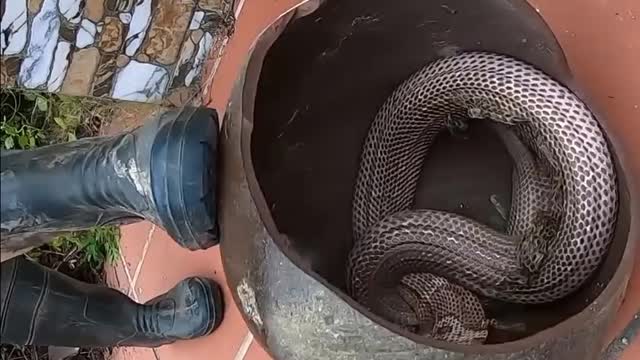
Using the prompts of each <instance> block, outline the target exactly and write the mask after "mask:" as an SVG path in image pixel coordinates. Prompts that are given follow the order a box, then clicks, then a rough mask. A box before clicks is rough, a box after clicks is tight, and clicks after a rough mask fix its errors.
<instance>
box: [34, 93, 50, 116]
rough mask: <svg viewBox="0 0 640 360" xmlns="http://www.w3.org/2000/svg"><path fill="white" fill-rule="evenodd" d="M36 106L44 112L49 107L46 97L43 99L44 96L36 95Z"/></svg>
mask: <svg viewBox="0 0 640 360" xmlns="http://www.w3.org/2000/svg"><path fill="white" fill-rule="evenodd" d="M36 107H37V108H38V110H40V111H42V112H46V111H47V109H48V108H49V103H48V102H47V99H45V98H44V97H42V96H38V97H37V98H36Z"/></svg>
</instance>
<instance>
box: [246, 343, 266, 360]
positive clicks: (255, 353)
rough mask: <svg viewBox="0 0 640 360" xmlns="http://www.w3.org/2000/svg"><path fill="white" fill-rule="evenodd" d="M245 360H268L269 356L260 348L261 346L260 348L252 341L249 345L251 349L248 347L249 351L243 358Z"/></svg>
mask: <svg viewBox="0 0 640 360" xmlns="http://www.w3.org/2000/svg"><path fill="white" fill-rule="evenodd" d="M244 359H245V360H265V359H270V357H269V354H267V352H266V351H265V350H264V349H263V348H262V346H260V344H258V343H257V342H256V341H254V342H253V343H252V344H251V347H249V351H248V352H247V355H246V356H245V357H244Z"/></svg>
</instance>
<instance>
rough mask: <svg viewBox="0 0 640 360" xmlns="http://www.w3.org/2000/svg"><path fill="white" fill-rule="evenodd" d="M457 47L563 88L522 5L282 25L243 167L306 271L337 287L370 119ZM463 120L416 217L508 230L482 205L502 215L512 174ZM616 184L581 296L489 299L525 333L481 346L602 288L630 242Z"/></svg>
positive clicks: (431, 172)
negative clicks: (609, 240) (537, 73)
mask: <svg viewBox="0 0 640 360" xmlns="http://www.w3.org/2000/svg"><path fill="white" fill-rule="evenodd" d="M479 3H482V6H480V4H479ZM463 50H486V51H494V52H499V53H504V54H509V55H512V56H515V57H517V58H520V59H522V60H525V61H527V62H529V63H532V64H534V65H536V66H538V67H539V68H541V69H543V70H544V71H546V72H547V73H549V74H550V75H552V76H554V77H555V78H556V79H558V80H559V81H562V82H564V81H566V80H567V79H569V75H568V71H567V69H566V64H565V63H564V58H563V56H562V53H561V50H560V49H559V47H558V45H557V43H556V42H555V39H554V38H553V35H552V34H551V33H550V32H549V29H548V28H547V27H546V25H544V23H543V22H542V20H541V19H540V18H539V16H538V15H537V14H536V13H535V10H533V9H531V8H530V7H529V6H528V5H526V2H524V1H523V2H517V1H503V0H486V1H481V2H470V1H465V0H458V1H451V0H448V1H440V2H433V1H409V0H402V1H394V2H391V1H388V0H370V1H366V2H363V1H355V0H354V1H335V2H332V1H329V2H328V3H327V4H326V5H324V6H322V7H321V8H320V9H319V10H317V11H316V12H315V13H313V14H311V15H309V16H307V17H304V18H301V19H298V20H296V21H295V22H293V23H291V24H289V25H288V27H287V29H286V30H285V31H284V33H283V34H282V35H281V36H280V38H279V39H278V40H277V41H276V42H275V43H274V45H273V46H272V47H271V49H270V50H269V52H268V53H267V56H266V58H265V61H264V66H263V68H262V73H261V75H260V80H259V84H258V91H257V96H256V100H255V112H254V114H253V118H254V129H253V135H252V142H251V149H252V159H253V165H254V167H255V169H254V170H255V173H256V176H257V179H258V182H259V185H260V188H261V190H262V192H263V194H264V196H265V198H266V201H267V203H268V205H269V208H270V209H271V216H272V217H273V218H274V221H275V224H276V226H277V228H278V231H279V232H280V233H282V234H284V235H286V237H287V238H288V239H289V241H287V242H282V243H281V244H279V245H280V246H281V248H282V249H283V251H285V253H288V254H295V255H296V256H295V257H296V258H301V259H303V260H304V261H303V263H304V264H301V266H302V265H303V266H306V267H308V269H307V270H309V271H312V272H314V273H316V274H317V275H318V276H321V277H323V278H324V279H326V280H327V281H328V282H330V283H331V284H333V285H334V286H335V287H337V288H338V289H341V290H342V291H344V290H345V274H346V273H345V264H346V258H347V255H348V252H349V250H350V248H351V245H352V238H351V203H352V197H353V188H354V184H355V177H356V174H357V171H358V161H359V156H360V152H361V148H362V145H363V142H364V139H365V136H366V133H367V130H368V128H369V126H370V123H371V121H372V120H373V118H374V116H375V113H376V112H377V111H378V109H379V107H380V106H381V105H382V103H383V102H384V100H385V99H386V97H387V96H389V94H390V93H391V92H392V91H393V89H394V88H395V87H396V86H397V85H399V84H400V83H401V82H402V81H403V80H404V79H406V78H407V77H408V76H409V75H410V74H411V73H412V72H414V71H416V70H417V69H419V68H421V67H422V66H424V65H425V64H427V63H428V62H430V61H432V60H434V59H436V58H438V57H441V56H445V55H449V54H452V53H455V52H457V51H463ZM470 124H471V126H470V129H469V131H468V132H467V133H465V134H464V135H463V136H453V135H451V134H449V133H443V134H442V135H441V136H440V137H439V138H438V139H437V142H436V144H435V146H434V147H433V148H432V149H431V151H430V153H429V154H428V156H427V158H426V161H425V165H424V168H423V172H422V176H421V180H420V184H419V187H418V189H419V190H418V193H417V195H416V198H415V207H416V208H431V209H441V210H447V211H451V212H455V213H459V214H462V215H465V216H468V217H470V218H473V219H475V220H477V221H479V222H482V223H484V224H487V225H489V226H492V227H495V228H498V229H500V228H502V227H503V226H504V221H503V220H502V218H501V217H500V216H499V214H498V212H497V211H496V209H495V207H494V205H493V204H492V202H491V200H490V199H491V197H492V196H495V197H496V198H497V199H499V201H500V202H501V203H502V204H504V206H506V207H507V209H508V208H509V204H510V192H511V174H512V166H513V165H512V162H511V159H510V157H509V155H508V154H507V152H506V150H505V149H504V147H503V146H502V144H501V142H500V141H499V140H498V138H497V137H496V136H495V135H494V134H493V132H492V131H491V130H490V129H489V128H488V126H486V124H485V123H483V122H482V121H474V122H471V123H470ZM620 175H622V174H620ZM620 178H621V194H620V197H621V201H622V203H621V208H620V216H619V223H618V227H617V233H616V238H615V240H614V242H613V245H612V248H611V250H610V252H609V255H608V257H607V259H606V260H605V262H604V264H603V266H602V267H601V269H600V270H599V271H598V273H597V274H596V275H595V276H594V278H593V279H592V280H591V281H590V282H589V283H588V284H587V285H586V286H585V287H584V288H583V289H582V290H580V291H578V292H577V293H575V294H574V295H572V296H570V297H568V298H567V299H564V300H562V301H558V302H556V303H553V304H547V305H542V306H515V305H510V304H500V303H491V304H490V307H489V312H490V313H489V315H490V316H493V317H497V318H498V319H499V320H502V321H503V322H504V323H507V324H524V325H525V331H501V332H493V333H492V334H491V335H490V342H493V343H498V342H505V341H510V340H514V339H518V338H522V337H525V336H527V335H529V334H532V333H535V332H538V331H540V330H542V329H545V328H547V327H549V326H552V325H554V324H557V323H558V322H560V321H562V320H563V319H566V318H567V317H569V316H571V315H573V314H576V313H577V312H579V311H581V310H582V309H584V307H585V306H586V305H588V304H589V303H590V302H591V301H592V300H593V299H594V298H595V297H596V296H597V295H598V294H599V293H600V292H601V291H602V289H603V288H604V286H606V284H607V283H608V281H609V279H610V278H611V276H612V275H613V273H614V271H615V270H616V268H617V265H618V263H619V261H620V258H621V256H622V253H623V250H624V247H625V244H626V239H627V235H628V208H627V202H626V200H627V197H626V190H625V187H624V185H625V184H624V181H623V178H622V176H620ZM276 239H278V237H276Z"/></svg>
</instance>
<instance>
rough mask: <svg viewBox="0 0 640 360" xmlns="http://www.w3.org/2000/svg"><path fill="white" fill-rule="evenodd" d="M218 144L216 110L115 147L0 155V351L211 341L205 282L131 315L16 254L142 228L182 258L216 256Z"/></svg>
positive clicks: (189, 284) (99, 291)
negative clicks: (155, 232) (99, 231)
mask: <svg viewBox="0 0 640 360" xmlns="http://www.w3.org/2000/svg"><path fill="white" fill-rule="evenodd" d="M217 134H218V118H217V113H216V112H215V110H211V109H206V108H184V109H174V110H169V111H167V112H165V113H162V114H160V115H158V116H157V117H156V118H154V119H151V120H149V121H147V123H146V125H144V126H142V127H141V128H139V129H137V130H134V131H131V132H127V133H124V134H121V135H117V136H109V137H95V138H88V139H82V140H78V141H74V142H70V143H66V144H60V145H52V146H46V147H42V148H38V149H35V150H28V151H6V152H3V153H2V158H1V168H2V173H1V181H2V183H1V185H0V187H1V191H2V194H1V199H0V202H1V203H2V206H1V207H2V209H1V210H2V212H1V217H2V218H1V239H0V249H1V252H2V255H3V262H2V264H1V267H2V268H1V271H2V272H1V277H2V280H1V284H0V285H1V287H0V295H1V301H0V339H1V342H2V343H5V344H14V345H42V346H65V347H98V346H100V347H102V346H116V345H123V346H141V347H155V346H159V345H163V344H167V343H171V342H174V341H176V340H183V339H193V338H197V337H201V336H205V335H208V334H210V333H211V332H213V331H214V330H215V329H216V328H217V327H218V326H219V324H220V322H221V320H222V314H223V301H222V294H221V290H220V287H219V286H218V285H217V284H216V283H215V282H213V281H212V280H210V279H206V278H199V277H192V278H188V279H185V280H183V281H182V282H180V283H179V284H177V285H176V286H175V287H174V288H173V289H172V290H170V291H169V292H167V293H166V294H163V295H160V296H158V297H157V298H155V299H153V300H151V301H149V302H147V303H146V304H138V303H136V302H134V301H132V300H131V299H130V298H129V297H127V296H125V295H124V294H122V293H121V292H119V291H116V290H114V289H110V288H108V287H105V286H100V285H93V284H86V283H83V282H80V281H77V280H74V279H72V278H70V277H68V276H65V275H63V274H61V273H58V272H54V271H52V270H49V269H47V268H44V267H43V266H41V265H39V264H36V263H34V262H31V261H29V260H27V259H26V258H25V257H24V256H22V255H18V254H20V253H22V252H24V251H26V250H27V249H29V248H31V247H35V246H39V245H41V244H43V243H45V242H47V241H48V240H50V239H52V238H53V237H55V236H57V235H58V234H60V233H63V232H67V231H77V230H82V229H88V228H91V227H93V226H98V225H106V224H125V223H130V222H134V221H140V220H149V221H152V222H154V223H155V224H157V225H158V226H161V227H163V228H164V229H165V230H166V231H167V232H168V233H169V235H171V237H172V238H173V239H175V241H176V242H178V243H179V244H180V245H181V246H183V247H185V248H188V249H191V250H199V249H207V248H209V247H211V246H214V245H216V244H217V243H218V228H217V221H216V157H217ZM166 261H167V262H168V263H170V262H171V259H166Z"/></svg>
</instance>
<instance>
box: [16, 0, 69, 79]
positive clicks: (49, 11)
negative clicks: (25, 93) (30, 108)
mask: <svg viewBox="0 0 640 360" xmlns="http://www.w3.org/2000/svg"><path fill="white" fill-rule="evenodd" d="M59 31H60V16H59V15H58V9H57V6H56V0H44V1H43V3H42V7H41V9H40V12H39V13H38V14H37V15H36V16H35V17H34V18H33V23H32V29H31V38H30V39H29V45H28V46H27V53H26V56H25V58H24V60H23V61H22V66H21V67H20V74H19V75H18V83H19V84H21V85H22V86H24V87H26V88H30V89H33V88H36V87H38V86H41V85H44V84H46V83H47V79H48V78H49V72H50V68H51V63H52V61H53V54H54V52H55V51H56V45H57V42H58V33H59Z"/></svg>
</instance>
